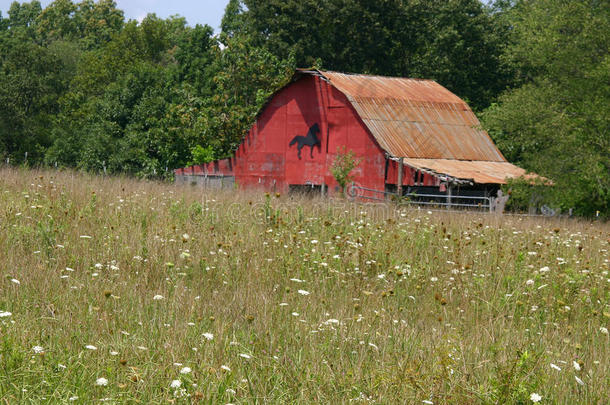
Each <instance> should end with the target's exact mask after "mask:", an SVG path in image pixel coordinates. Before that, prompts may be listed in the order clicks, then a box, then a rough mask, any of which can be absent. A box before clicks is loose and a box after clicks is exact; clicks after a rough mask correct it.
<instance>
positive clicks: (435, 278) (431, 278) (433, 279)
mask: <svg viewBox="0 0 610 405" xmlns="http://www.w3.org/2000/svg"><path fill="white" fill-rule="evenodd" d="M430 281H432V282H433V283H434V282H436V281H438V277H430Z"/></svg>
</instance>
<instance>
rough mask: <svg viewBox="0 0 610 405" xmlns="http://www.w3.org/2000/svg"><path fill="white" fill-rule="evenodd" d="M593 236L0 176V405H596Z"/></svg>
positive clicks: (551, 222)
mask: <svg viewBox="0 0 610 405" xmlns="http://www.w3.org/2000/svg"><path fill="white" fill-rule="evenodd" d="M609 249H610V225H609V224H607V223H602V222H590V221H586V220H576V219H541V218H530V217H521V216H495V215H489V214H484V213H473V212H469V213H449V212H442V211H428V210H427V209H415V208H407V207H397V206H395V205H391V204H388V205H385V204H375V205H366V204H355V203H349V202H347V201H345V200H342V199H335V200H331V199H311V198H304V197H297V196H290V195H275V194H272V195H268V194H265V193H263V192H241V191H240V192H212V191H204V190H202V189H199V188H195V187H190V186H176V185H173V184H164V183H157V182H145V181H137V180H134V179H127V178H120V177H114V178H109V177H97V176H92V175H87V174H81V173H76V172H70V171H66V172H58V171H37V170H26V169H14V168H3V169H0V272H1V275H2V278H1V279H0V403H3V404H4V403H5V404H14V403H32V404H38V403H48V404H56V403H75V404H79V403H99V402H101V401H103V402H106V403H143V404H162V403H163V404H165V403H175V404H179V403H210V404H227V403H235V404H237V403H333V402H334V403H383V404H389V403H413V404H418V403H419V404H421V403H425V404H530V403H536V402H538V403H544V404H575V403H579V404H604V403H607V401H608V398H610V338H609V336H608V327H609V326H610V305H609V298H610V288H609V287H610V275H609V274H608V271H609V270H610V253H609Z"/></svg>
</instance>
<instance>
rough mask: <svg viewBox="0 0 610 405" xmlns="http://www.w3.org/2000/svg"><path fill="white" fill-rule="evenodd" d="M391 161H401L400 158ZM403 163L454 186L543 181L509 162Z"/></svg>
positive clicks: (434, 161)
mask: <svg viewBox="0 0 610 405" xmlns="http://www.w3.org/2000/svg"><path fill="white" fill-rule="evenodd" d="M388 158H389V159H391V160H395V161H399V160H400V158H395V157H390V156H388ZM402 160H403V163H404V164H405V165H407V166H409V167H411V168H413V169H415V170H419V171H422V172H424V173H428V174H430V175H433V176H435V177H437V178H439V179H440V180H441V181H445V182H447V183H452V184H470V185H472V184H474V183H478V184H506V183H507V180H509V179H516V178H524V179H526V180H532V181H533V180H534V179H543V178H541V177H539V176H537V175H535V174H531V173H527V171H525V170H524V169H522V168H520V167H518V166H515V165H513V164H511V163H508V162H490V161H472V160H455V159H413V158H403V159H402Z"/></svg>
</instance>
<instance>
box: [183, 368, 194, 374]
mask: <svg viewBox="0 0 610 405" xmlns="http://www.w3.org/2000/svg"><path fill="white" fill-rule="evenodd" d="M191 371H192V370H191V368H190V367H182V368H181V369H180V374H189V373H190V372H191Z"/></svg>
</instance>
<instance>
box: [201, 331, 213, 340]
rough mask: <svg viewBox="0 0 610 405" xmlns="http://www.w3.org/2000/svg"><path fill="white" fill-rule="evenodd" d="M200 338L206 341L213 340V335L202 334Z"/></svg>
mask: <svg viewBox="0 0 610 405" xmlns="http://www.w3.org/2000/svg"><path fill="white" fill-rule="evenodd" d="M201 336H203V337H204V338H206V339H207V340H212V339H214V335H213V334H211V333H208V332H206V333H204V334H202V335H201Z"/></svg>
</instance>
